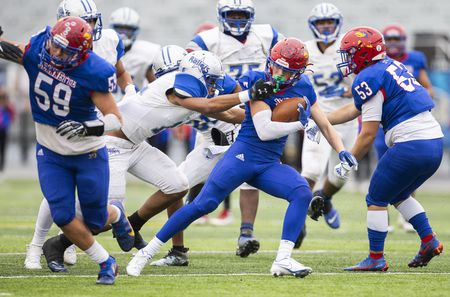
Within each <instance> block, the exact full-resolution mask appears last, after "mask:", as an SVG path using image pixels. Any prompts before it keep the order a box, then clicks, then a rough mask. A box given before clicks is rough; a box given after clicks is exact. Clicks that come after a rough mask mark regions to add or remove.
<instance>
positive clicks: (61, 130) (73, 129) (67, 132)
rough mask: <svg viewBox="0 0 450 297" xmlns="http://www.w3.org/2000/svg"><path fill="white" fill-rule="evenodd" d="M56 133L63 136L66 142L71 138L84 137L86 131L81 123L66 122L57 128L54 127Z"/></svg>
mask: <svg viewBox="0 0 450 297" xmlns="http://www.w3.org/2000/svg"><path fill="white" fill-rule="evenodd" d="M56 133H57V134H59V135H61V136H65V137H66V138H67V139H68V140H70V139H72V138H75V137H76V138H79V137H83V136H86V134H87V130H86V127H85V126H84V125H83V123H80V122H77V121H72V120H67V121H63V122H61V123H60V124H59V125H58V127H56Z"/></svg>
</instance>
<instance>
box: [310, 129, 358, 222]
mask: <svg viewBox="0 0 450 297" xmlns="http://www.w3.org/2000/svg"><path fill="white" fill-rule="evenodd" d="M335 128H336V131H338V133H339V135H340V136H341V138H342V142H343V143H344V147H346V148H351V147H353V145H354V144H355V140H356V137H357V133H358V125H357V121H352V122H349V123H345V124H342V125H337V126H335ZM329 153H330V155H329V156H330V157H329V159H328V166H327V167H328V172H327V176H326V178H325V181H324V184H323V187H322V189H319V190H317V191H316V192H314V194H313V196H314V197H317V196H319V197H321V198H323V200H324V208H323V215H324V219H325V222H326V223H327V225H328V226H329V227H330V228H332V229H337V228H339V227H340V216H339V212H338V211H337V209H336V208H334V207H333V203H332V198H333V195H334V194H336V193H337V192H338V191H339V190H340V189H341V188H342V187H343V186H344V184H345V180H343V179H339V178H337V177H336V175H335V174H334V167H335V166H336V165H338V164H339V163H340V160H339V155H338V153H337V152H335V151H334V150H332V149H331V147H330V151H329ZM313 199H314V198H313Z"/></svg>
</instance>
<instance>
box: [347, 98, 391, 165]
mask: <svg viewBox="0 0 450 297" xmlns="http://www.w3.org/2000/svg"><path fill="white" fill-rule="evenodd" d="M383 102H384V96H383V94H382V93H381V92H378V93H377V94H376V95H375V96H374V97H373V98H371V99H370V100H369V101H367V102H365V103H364V104H363V105H362V106H361V114H362V128H361V132H360V133H359V135H358V138H357V139H356V142H355V145H354V146H353V149H352V154H353V155H354V156H355V158H356V159H357V160H361V159H362V158H363V157H364V156H365V155H366V154H367V153H368V152H369V150H370V148H371V147H372V144H373V142H374V140H375V138H376V136H377V133H378V128H379V127H380V121H381V115H382V113H383Z"/></svg>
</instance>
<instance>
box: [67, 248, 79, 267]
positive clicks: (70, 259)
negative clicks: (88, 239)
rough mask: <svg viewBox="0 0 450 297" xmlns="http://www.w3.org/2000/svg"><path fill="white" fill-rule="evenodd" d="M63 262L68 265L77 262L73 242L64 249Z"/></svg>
mask: <svg viewBox="0 0 450 297" xmlns="http://www.w3.org/2000/svg"><path fill="white" fill-rule="evenodd" d="M64 263H66V264H69V265H75V263H77V247H76V246H75V245H74V244H72V245H71V246H69V247H68V248H67V249H66V250H65V251H64Z"/></svg>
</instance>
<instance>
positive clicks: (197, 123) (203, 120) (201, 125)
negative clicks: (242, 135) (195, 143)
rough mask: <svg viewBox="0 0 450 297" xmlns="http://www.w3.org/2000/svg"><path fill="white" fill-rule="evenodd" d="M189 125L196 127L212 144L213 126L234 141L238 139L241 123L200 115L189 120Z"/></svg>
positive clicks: (230, 141)
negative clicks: (236, 123) (235, 123)
mask: <svg viewBox="0 0 450 297" xmlns="http://www.w3.org/2000/svg"><path fill="white" fill-rule="evenodd" d="M237 108H239V107H237ZM188 125H190V126H192V127H193V128H195V129H196V130H197V131H198V132H199V133H200V134H201V135H202V136H203V139H204V141H205V142H207V143H210V144H212V143H214V142H213V140H212V137H211V129H212V128H216V129H219V130H220V131H222V132H223V133H225V135H226V136H227V139H228V142H229V143H233V142H234V141H235V140H236V137H237V133H238V131H239V128H240V127H239V126H240V125H234V124H231V123H227V122H223V121H219V120H216V119H214V118H210V117H207V116H205V115H199V117H198V118H196V119H194V120H193V121H191V122H189V123H188Z"/></svg>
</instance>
